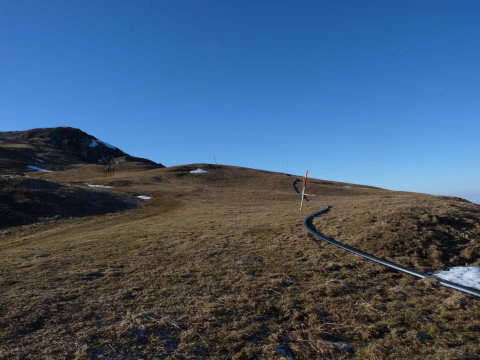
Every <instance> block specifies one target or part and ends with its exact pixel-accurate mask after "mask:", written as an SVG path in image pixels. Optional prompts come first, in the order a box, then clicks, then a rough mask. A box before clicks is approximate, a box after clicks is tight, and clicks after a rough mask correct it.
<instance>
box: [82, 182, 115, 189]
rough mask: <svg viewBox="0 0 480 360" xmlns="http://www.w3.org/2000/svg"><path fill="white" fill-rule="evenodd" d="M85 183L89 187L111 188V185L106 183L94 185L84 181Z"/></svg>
mask: <svg viewBox="0 0 480 360" xmlns="http://www.w3.org/2000/svg"><path fill="white" fill-rule="evenodd" d="M85 185H87V186H89V187H93V188H104V189H112V188H113V186H108V185H95V184H87V183H85Z"/></svg>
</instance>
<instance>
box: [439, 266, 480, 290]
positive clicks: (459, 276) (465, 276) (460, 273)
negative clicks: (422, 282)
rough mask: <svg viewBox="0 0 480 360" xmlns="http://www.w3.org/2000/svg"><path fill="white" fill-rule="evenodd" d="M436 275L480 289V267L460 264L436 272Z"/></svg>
mask: <svg viewBox="0 0 480 360" xmlns="http://www.w3.org/2000/svg"><path fill="white" fill-rule="evenodd" d="M435 276H436V277H438V278H440V279H443V280H447V281H451V282H454V283H457V284H461V285H464V286H468V287H471V288H475V289H478V290H480V267H468V266H465V267H464V266H458V267H452V268H450V269H449V270H446V271H440V272H439V273H437V274H435Z"/></svg>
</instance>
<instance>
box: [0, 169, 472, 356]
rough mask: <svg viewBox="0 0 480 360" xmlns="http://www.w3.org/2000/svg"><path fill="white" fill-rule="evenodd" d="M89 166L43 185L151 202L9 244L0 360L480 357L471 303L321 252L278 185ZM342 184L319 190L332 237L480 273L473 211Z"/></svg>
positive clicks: (322, 222)
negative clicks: (102, 187)
mask: <svg viewBox="0 0 480 360" xmlns="http://www.w3.org/2000/svg"><path fill="white" fill-rule="evenodd" d="M198 167H201V168H204V169H206V170H207V171H208V172H207V173H205V174H190V172H189V171H190V170H192V169H196V168H198ZM89 169H90V170H89V171H91V172H90V173H89V172H88V171H82V168H81V167H79V168H77V169H70V170H68V171H65V172H60V173H58V174H57V173H55V174H52V173H49V174H38V175H37V176H38V177H43V178H48V179H49V180H54V179H55V177H58V178H61V181H62V182H63V183H64V184H68V183H70V184H74V183H77V182H79V181H83V182H87V181H88V182H90V183H102V184H115V187H114V188H113V189H111V190H109V191H112V192H117V193H129V194H131V195H137V194H144V195H148V196H151V197H152V200H145V201H143V202H142V206H141V207H140V208H137V209H132V210H129V211H126V212H119V213H109V214H103V215H98V216H91V217H83V218H66V219H61V218H57V219H51V220H48V221H45V222H41V223H36V224H32V225H26V226H19V227H11V228H8V229H7V230H6V231H5V232H3V233H0V287H1V289H2V292H1V294H0V358H5V359H61V358H70V359H100V358H104V359H105V358H109V359H133V358H138V359H166V358H171V359H207V358H209V359H210V358H211V359H293V358H294V359H400V358H405V359H432V360H433V359H475V358H479V356H480V347H479V343H480V341H479V340H480V336H479V331H480V323H479V320H478V314H479V311H480V306H479V302H478V301H477V299H476V298H473V297H470V296H467V295H463V294H458V293H455V292H454V291H453V290H450V289H446V288H443V287H436V286H435V284H434V283H433V282H432V281H431V280H429V279H427V280H425V281H423V282H418V281H417V280H415V279H414V278H412V277H409V276H407V275H403V274H399V273H397V272H394V271H390V270H388V269H385V268H382V267H381V266H379V265H376V264H372V263H369V262H366V261H364V260H362V259H360V258H357V257H355V256H354V255H351V254H349V253H346V252H342V251H340V250H338V249H336V248H334V247H332V246H329V245H328V244H325V243H322V242H318V241H316V240H315V239H313V238H312V237H310V236H309V235H307V234H306V232H305V231H304V229H303V227H302V220H303V218H304V216H306V214H307V212H309V211H314V210H315V207H313V206H311V205H310V204H307V205H306V207H307V209H306V210H305V211H304V212H303V213H299V212H298V198H297V197H296V196H295V195H294V194H293V193H292V191H291V178H289V177H287V176H285V175H283V174H275V173H269V172H264V171H258V170H251V169H243V168H234V167H225V166H214V165H206V164H194V165H190V166H182V167H172V168H165V169H155V170H149V171H131V169H124V170H120V171H118V172H115V174H112V175H111V176H108V177H104V175H103V174H102V173H101V171H100V172H97V171H96V170H94V168H92V167H89ZM85 174H90V175H88V176H89V177H87V175H85ZM79 179H81V180H79ZM59 181H60V180H59ZM344 186H345V184H339V183H334V182H326V181H313V184H312V188H311V189H310V191H311V192H313V193H315V194H316V195H317V197H316V199H321V200H322V201H325V202H327V203H329V204H331V205H332V210H331V211H330V212H329V213H327V214H325V215H322V216H321V217H320V218H318V219H316V220H315V225H316V226H317V227H318V229H319V230H321V231H322V232H324V233H325V234H327V235H328V236H332V237H334V238H336V239H338V240H340V241H344V242H345V243H348V244H350V245H354V246H357V247H359V248H361V249H362V250H365V251H369V252H372V253H373V254H374V255H377V256H384V257H386V258H388V259H390V260H393V261H396V262H399V263H403V264H405V265H406V266H412V267H417V268H418V269H420V270H422V269H427V268H428V269H431V270H436V269H441V268H442V267H444V266H450V265H465V263H467V264H469V265H477V266H478V265H479V263H478V261H479V260H478V257H476V256H475V251H477V250H476V249H477V247H478V237H479V219H480V208H479V207H478V206H476V205H473V204H470V203H467V202H464V201H460V200H458V199H453V198H441V197H433V196H427V195H422V194H411V193H398V192H392V191H387V190H382V189H363V186H355V185H351V188H345V187H344ZM419 204H421V206H420V205H419ZM426 215H428V216H426Z"/></svg>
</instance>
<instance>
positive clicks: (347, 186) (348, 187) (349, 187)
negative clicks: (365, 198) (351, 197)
mask: <svg viewBox="0 0 480 360" xmlns="http://www.w3.org/2000/svg"><path fill="white" fill-rule="evenodd" d="M343 187H344V188H347V189H351V188H352V187H351V186H350V185H344V186H343Z"/></svg>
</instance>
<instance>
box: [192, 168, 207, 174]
mask: <svg viewBox="0 0 480 360" xmlns="http://www.w3.org/2000/svg"><path fill="white" fill-rule="evenodd" d="M206 172H207V171H206V170H203V169H200V168H198V169H197V170H192V171H190V173H191V174H203V173H206Z"/></svg>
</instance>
